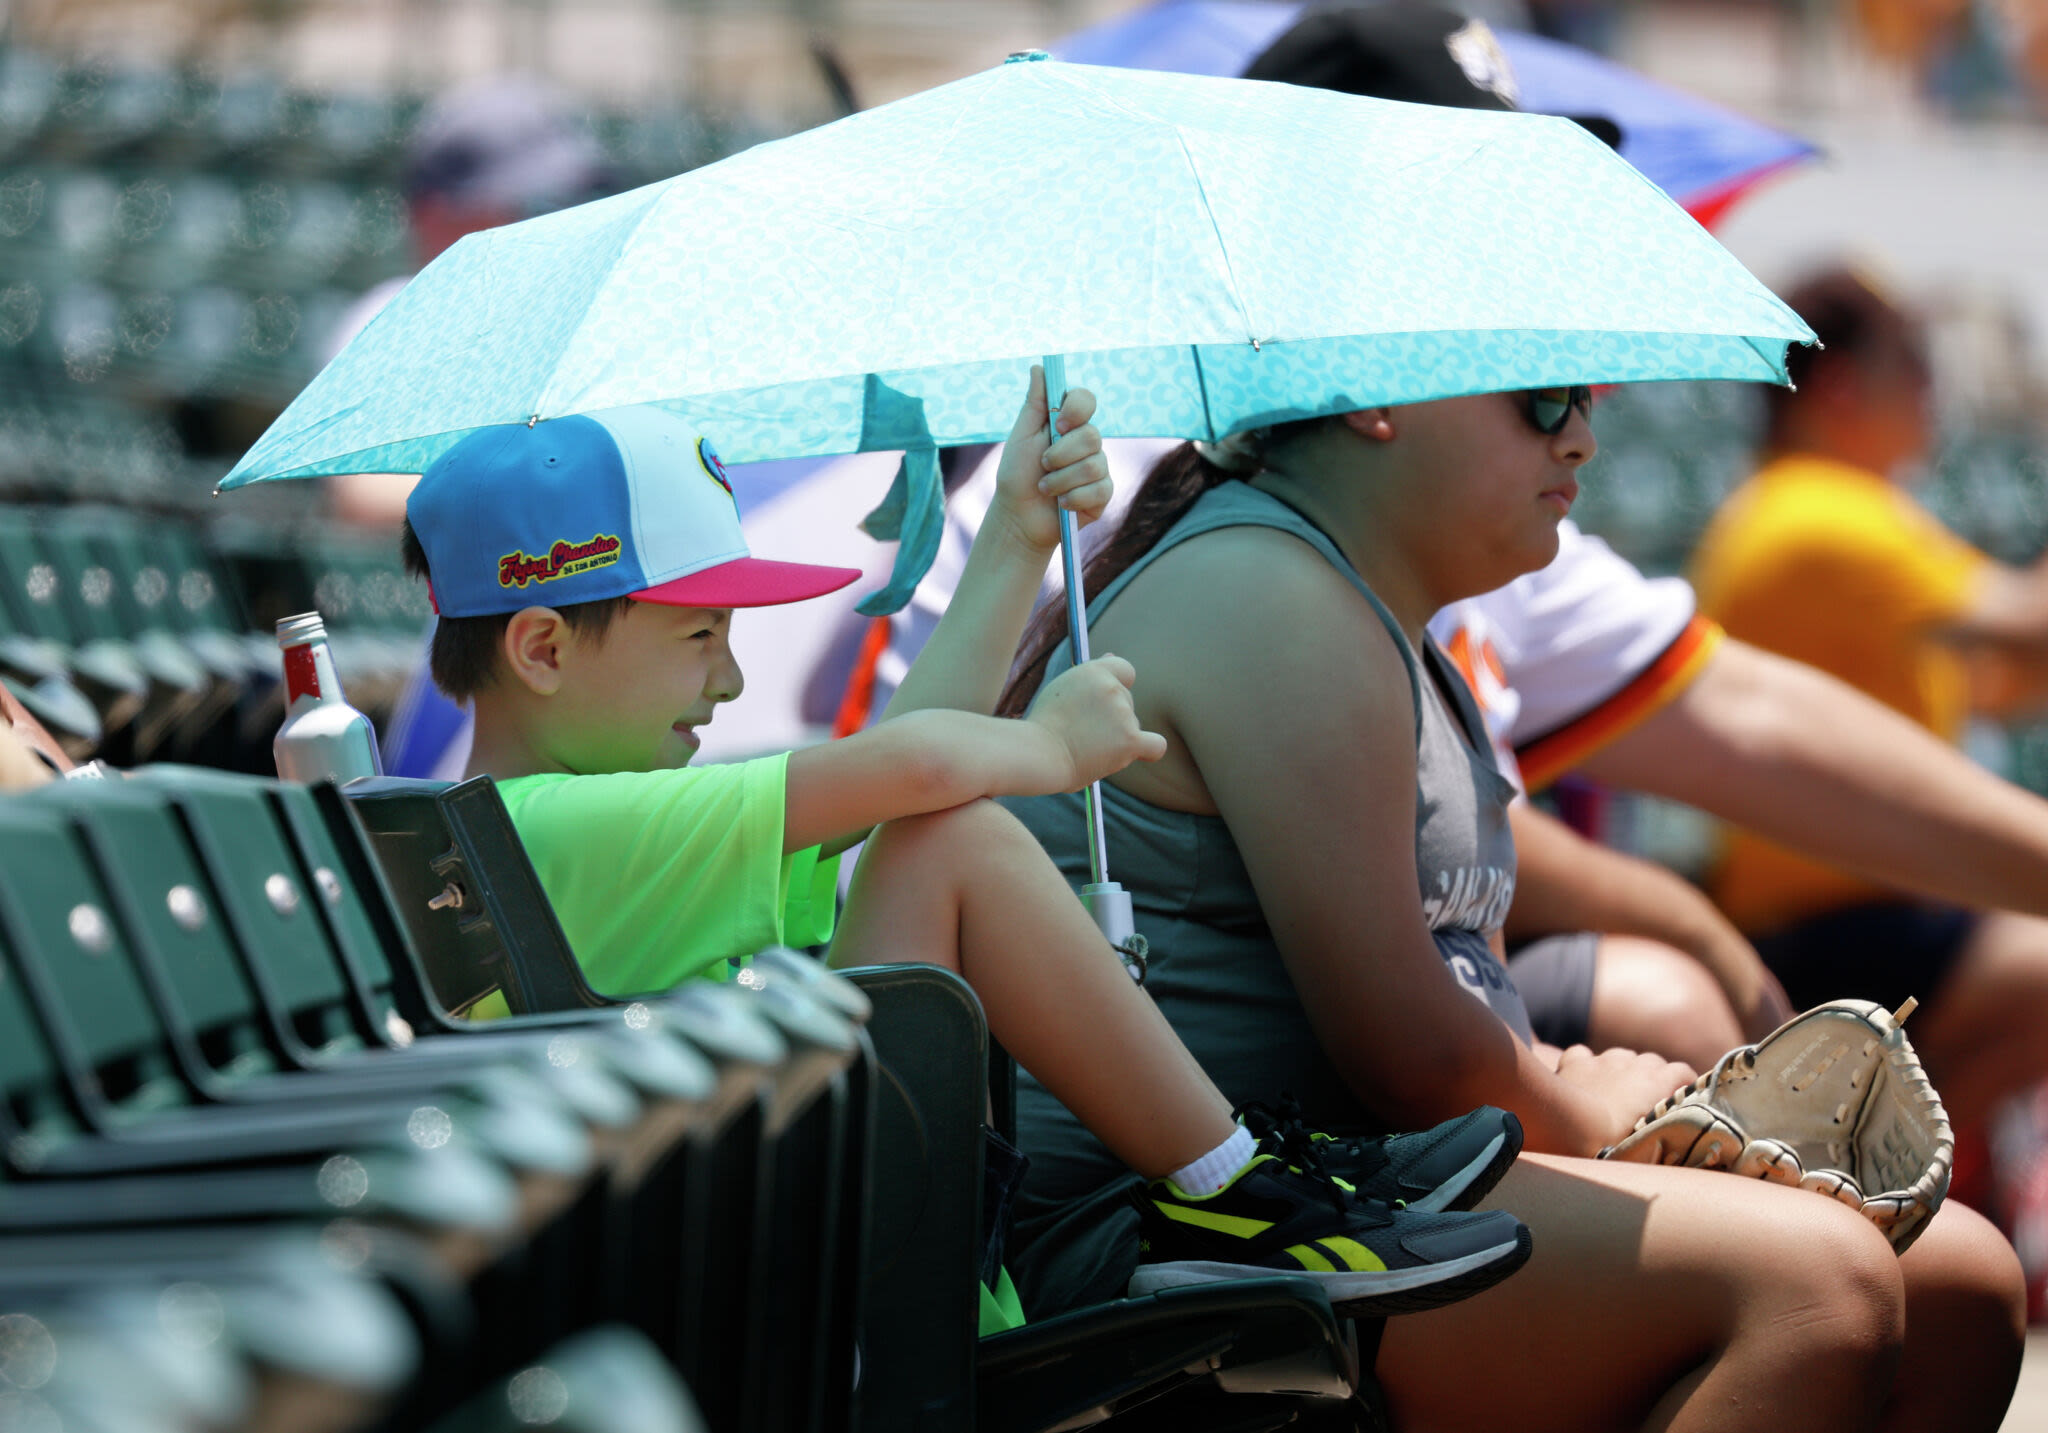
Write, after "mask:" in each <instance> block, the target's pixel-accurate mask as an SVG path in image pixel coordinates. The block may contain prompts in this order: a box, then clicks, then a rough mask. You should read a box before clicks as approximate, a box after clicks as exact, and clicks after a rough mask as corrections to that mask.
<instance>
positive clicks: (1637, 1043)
mask: <svg viewBox="0 0 2048 1433" xmlns="http://www.w3.org/2000/svg"><path fill="white" fill-rule="evenodd" d="M1587 1024H1588V1034H1589V1035H1590V1037H1591V1038H1590V1039H1589V1040H1588V1041H1587V1043H1588V1044H1590V1045H1592V1046H1593V1047H1594V1048H1595V1049H1604V1048H1608V1047H1611V1046H1615V1045H1620V1046H1624V1047H1626V1048H1628V1049H1632V1050H1654V1051H1656V1052H1657V1053H1658V1054H1660V1055H1664V1056H1666V1057H1668V1058H1670V1059H1674V1060H1684V1061H1686V1062H1687V1063H1688V1064H1692V1065H1695V1066H1698V1067H1700V1068H1702V1069H1704V1068H1705V1067H1706V1066H1707V1065H1709V1064H1711V1063H1712V1062H1713V1061H1715V1060H1718V1059H1719V1058H1720V1057H1721V1056H1722V1055H1724V1054H1726V1053H1727V1052H1728V1051H1729V1050H1730V1049H1731V1048H1733V1047H1734V1046H1736V1045H1739V1044H1741V1043H1742V1026H1741V1023H1740V1022H1739V1021H1738V1020H1737V1019H1736V1016H1735V1012H1734V1010H1733V1009H1731V1008H1730V1007H1729V1004H1728V997H1727V996H1726V995H1725V994H1724V993H1723V992H1722V990H1721V986H1720V983H1719V982H1718V981H1716V980H1715V979H1714V977H1713V976H1712V975H1711V974H1709V973H1708V971H1707V969H1706V967H1704V966H1702V965H1701V964H1700V963H1699V962H1698V961H1696V960H1694V959H1692V958H1691V957H1690V956H1688V955H1686V954H1684V953H1683V952H1681V951H1677V950H1674V949H1672V948H1671V947H1670V946H1667V945H1663V944H1661V943H1659V942H1657V941H1649V940H1638V939H1635V938H1632V937H1628V936H1603V937H1602V938H1601V940H1600V958H1599V964H1598V965H1597V966H1596V967H1595V968H1594V975H1593V1008H1592V1011H1591V1013H1590V1016H1589V1019H1588V1022H1587Z"/></svg>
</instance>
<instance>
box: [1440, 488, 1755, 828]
mask: <svg viewBox="0 0 2048 1433" xmlns="http://www.w3.org/2000/svg"><path fill="white" fill-rule="evenodd" d="M1695 609H1696V603H1695V600H1694V597H1693V591H1692V588H1691V587H1690V586H1689V585H1688V584H1687V583H1686V582H1685V581H1684V580H1683V579H1682V578H1677V577H1645V576H1644V575H1643V574H1642V572H1641V571H1639V570H1638V569H1637V568H1636V567H1635V566H1634V565H1633V564H1632V563H1630V562H1628V561H1627V560H1625V559H1624V558H1622V557H1621V556H1619V555H1618V554H1616V552H1615V551H1614V549H1612V548H1610V547H1609V546H1608V545H1607V544H1606V543H1604V542H1602V541H1601V540H1600V539H1599V538H1597V537H1589V536H1587V535H1586V534H1585V533H1583V532H1581V531H1579V529H1578V527H1577V525H1576V524H1574V523H1571V522H1564V523H1561V524H1559V526H1558V550H1557V557H1556V558H1555V559H1554V560H1553V561H1552V562H1551V563H1550V565H1549V566H1547V567H1545V568H1543V569H1542V570H1541V571H1538V572H1532V573H1530V574H1528V575H1527V576H1526V577H1520V578H1517V579H1516V580H1515V581H1513V582H1511V583H1509V584H1508V585H1507V586H1505V587H1502V588H1500V589H1498V590H1497V591H1494V592H1489V593H1487V594H1485V595H1484V596H1482V597H1471V598H1467V599H1465V600H1464V601H1461V602H1454V603H1452V604H1451V605H1450V606H1448V607H1446V608H1444V609H1443V610H1442V611H1441V612H1439V613H1437V615H1436V616H1435V618H1434V619H1432V620H1431V622H1430V624H1429V630H1430V635H1432V636H1433V637H1435V638H1436V640H1437V643H1438V644H1439V645H1440V646H1441V647H1442V648H1443V649H1444V651H1445V653H1446V654H1447V655H1449V656H1450V658H1451V659H1452V661H1454V662H1456V663H1457V665H1458V668H1459V670H1460V671H1462V672H1463V673H1464V675H1465V680H1466V681H1467V682H1468V683H1469V684H1470V685H1471V687H1472V691H1473V695H1475V696H1476V697H1477V698H1478V699H1479V705H1480V709H1481V710H1482V711H1484V712H1485V714H1486V724H1487V731H1488V734H1489V735H1490V736H1491V737H1492V738H1493V744H1494V754H1495V756H1496V757H1497V758H1498V760H1499V761H1500V766H1501V770H1502V771H1503V772H1505V773H1507V775H1508V776H1509V777H1511V778H1512V779H1514V780H1515V781H1516V782H1517V783H1518V784H1520V785H1522V786H1523V787H1524V789H1537V788H1540V787H1543V786H1546V785H1548V784H1549V783H1550V782H1552V781H1554V780H1556V779H1557V778H1558V777H1559V776H1560V775H1562V774H1564V772H1566V771H1568V770H1570V769H1571V767H1572V766H1574V765H1576V764H1577V763H1578V762H1579V761H1580V760H1582V759H1583V758H1584V757H1585V756H1587V755H1588V754H1589V753H1591V752H1592V751H1594V750H1595V749H1597V748H1598V747H1599V746H1601V745H1603V744H1605V743H1606V742H1608V741H1612V740H1613V739H1614V738H1615V737H1617V736H1619V735H1621V733H1622V732H1624V731H1626V730H1628V729H1629V728H1630V727H1632V726H1634V725H1635V724H1636V723H1637V722H1639V721H1641V720H1642V719H1643V718H1644V717H1646V716H1648V715H1649V714H1650V713H1651V712H1653V711H1655V710H1656V709H1657V708H1658V707H1660V706H1662V705H1663V704H1664V703H1665V702H1667V701H1669V700H1670V699H1671V698H1672V697H1674V696H1676V695H1677V694H1678V693H1679V692H1681V691H1683V690H1684V689H1685V687H1686V686H1687V685H1688V684H1689V683H1690V682H1691V681H1692V679H1693V678H1694V677H1695V676H1697V675H1698V673H1699V670H1700V667H1701V666H1702V665H1703V664H1704V662H1705V661H1706V658H1707V656H1708V655H1709V654H1710V653H1711V651H1712V650H1713V647H1714V645H1715V644H1716V643H1717V642H1718V640H1719V638H1720V629H1719V628H1717V627H1715V626H1714V624H1712V623H1711V622H1708V621H1706V620H1705V619H1704V618H1701V617H1700V616H1699V615H1698V613H1697V611H1696V610H1695Z"/></svg>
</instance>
